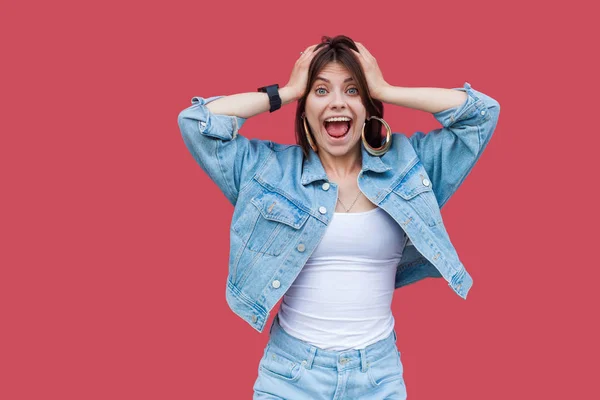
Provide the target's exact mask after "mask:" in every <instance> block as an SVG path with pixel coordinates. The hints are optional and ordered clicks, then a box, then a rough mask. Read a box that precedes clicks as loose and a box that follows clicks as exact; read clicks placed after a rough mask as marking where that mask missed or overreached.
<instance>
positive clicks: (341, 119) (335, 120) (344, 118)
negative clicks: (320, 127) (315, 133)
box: [325, 117, 352, 122]
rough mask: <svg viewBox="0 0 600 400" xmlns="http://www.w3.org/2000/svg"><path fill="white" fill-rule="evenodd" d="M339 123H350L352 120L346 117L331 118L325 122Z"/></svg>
mask: <svg viewBox="0 0 600 400" xmlns="http://www.w3.org/2000/svg"><path fill="white" fill-rule="evenodd" d="M340 121H352V120H351V119H350V118H348V117H333V118H327V119H326V120H325V122H340Z"/></svg>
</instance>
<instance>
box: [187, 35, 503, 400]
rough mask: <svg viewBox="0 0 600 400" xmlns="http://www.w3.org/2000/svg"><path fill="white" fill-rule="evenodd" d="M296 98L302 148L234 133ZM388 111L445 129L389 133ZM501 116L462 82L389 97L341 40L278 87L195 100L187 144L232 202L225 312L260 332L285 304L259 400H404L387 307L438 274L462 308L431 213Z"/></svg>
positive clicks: (328, 43) (458, 280) (457, 278)
mask: <svg viewBox="0 0 600 400" xmlns="http://www.w3.org/2000/svg"><path fill="white" fill-rule="evenodd" d="M294 101H297V111H296V120H295V128H296V139H297V143H298V145H291V146H290V145H281V144H276V143H273V142H270V141H263V140H256V139H253V140H248V139H247V138H245V137H243V136H241V135H240V134H239V130H240V128H241V126H242V124H243V123H244V122H245V120H246V119H247V118H250V117H252V116H254V115H257V114H259V113H262V112H265V111H267V110H269V111H271V112H273V111H276V110H277V109H278V108H279V107H281V105H285V104H288V103H291V102H294ZM383 103H388V104H394V105H397V106H403V107H410V108H415V109H418V110H423V111H426V112H429V113H432V114H433V115H434V116H435V118H436V119H437V120H438V121H439V122H440V123H441V124H442V128H440V129H436V130H434V131H432V132H429V133H428V134H427V135H424V134H423V133H422V132H416V133H414V134H413V135H412V136H411V137H410V138H408V137H407V136H405V135H403V134H400V133H394V134H392V133H391V131H390V128H389V126H388V125H387V123H386V122H385V121H384V120H383V118H382V117H383ZM499 111H500V107H499V104H498V102H497V101H496V100H494V99H492V98H491V97H489V96H487V95H485V94H483V93H481V92H478V91H476V90H474V89H472V88H471V85H470V84H468V83H465V84H464V86H463V87H462V88H457V89H438V88H406V87H395V86H392V85H390V84H388V83H387V82H386V81H385V80H384V78H383V75H382V73H381V71H380V69H379V67H378V66H377V62H376V60H375V58H373V56H372V55H371V54H370V53H369V51H368V50H367V49H366V48H365V47H364V46H363V45H361V44H360V43H355V42H354V41H353V40H352V39H350V38H348V37H346V36H337V37H334V38H329V37H324V38H323V39H322V42H321V43H319V44H318V45H314V46H310V47H308V48H307V49H306V50H305V51H303V52H301V53H300V57H299V59H298V61H297V62H296V64H295V66H294V68H293V70H292V73H291V77H290V80H289V82H288V83H287V85H285V86H284V87H282V88H280V89H279V88H278V86H276V85H272V86H269V87H265V88H261V89H259V91H258V92H256V93H242V94H236V95H231V96H226V97H211V98H208V99H205V98H201V97H194V98H193V99H192V106H191V107H189V108H187V109H185V110H183V111H182V112H181V113H180V115H179V126H180V129H181V133H182V135H183V138H184V141H185V144H186V146H187V147H188V149H189V151H190V152H191V153H192V155H193V156H194V158H195V159H196V161H197V162H198V164H199V165H200V166H201V167H202V168H203V169H204V170H205V171H206V173H207V174H208V175H209V176H210V177H211V179H212V180H213V181H214V182H215V183H216V184H217V185H218V186H219V187H220V188H221V190H222V191H223V193H224V194H225V196H226V197H227V198H228V199H229V201H231V203H232V204H233V205H234V206H235V208H234V214H233V219H232V224H231V237H230V238H231V248H230V262H229V274H228V278H227V291H226V298H227V302H228V304H229V306H230V307H231V309H232V310H233V311H234V312H235V313H236V314H237V315H239V316H240V317H241V318H243V319H244V320H245V321H247V322H248V323H249V324H250V325H251V326H252V327H254V328H255V329H256V330H258V331H259V332H262V331H263V329H264V327H265V324H266V322H267V320H268V317H269V315H270V311H271V310H272V308H273V307H274V306H275V305H276V304H277V302H278V301H279V300H280V299H281V298H282V297H283V301H282V304H281V308H280V310H279V311H278V313H277V315H276V316H275V318H274V319H273V323H272V325H271V327H270V337H269V341H268V343H267V346H266V348H265V351H264V354H263V357H262V359H261V361H260V363H259V369H258V372H259V373H258V379H257V380H256V382H255V385H254V398H255V399H313V400H314V399H405V398H406V388H405V384H404V380H403V367H402V363H401V360H400V352H399V351H398V349H397V346H396V332H395V329H394V317H393V315H392V312H391V303H392V296H393V293H394V290H395V289H396V288H399V287H401V286H404V285H407V284H410V283H414V282H417V281H419V280H421V279H423V278H426V277H443V278H444V279H445V280H446V281H447V282H448V285H449V286H450V287H451V288H452V289H453V290H454V291H455V292H456V293H457V294H458V295H459V296H461V297H462V298H466V296H467V292H468V290H469V288H470V287H471V285H472V279H471V277H470V275H469V274H468V273H467V271H466V270H465V268H464V266H463V264H462V263H461V262H460V260H459V258H458V255H457V253H456V251H455V249H454V247H453V245H452V244H451V242H450V239H449V237H448V234H447V232H446V230H445V228H444V224H443V221H442V217H441V214H440V208H441V207H442V206H443V205H444V204H445V203H446V201H447V200H448V199H449V198H450V196H451V195H452V194H453V193H454V192H455V191H456V189H457V188H458V187H459V186H460V184H461V183H462V182H463V181H464V179H465V178H466V176H467V175H468V174H469V172H470V171H471V169H472V168H473V166H474V164H475V163H476V161H477V160H478V159H479V157H480V155H481V153H482V151H483V150H484V148H485V147H486V145H487V143H488V142H489V140H490V137H491V136H492V133H493V131H494V129H495V127H496V123H497V121H498V115H499ZM382 128H384V129H383V131H385V135H384V136H383V137H382V134H381V132H382Z"/></svg>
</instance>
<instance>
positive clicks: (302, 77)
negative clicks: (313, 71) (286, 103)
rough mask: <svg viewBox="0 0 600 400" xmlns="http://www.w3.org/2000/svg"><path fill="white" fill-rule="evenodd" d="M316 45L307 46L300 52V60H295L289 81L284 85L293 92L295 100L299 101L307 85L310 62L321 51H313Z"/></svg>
mask: <svg viewBox="0 0 600 400" xmlns="http://www.w3.org/2000/svg"><path fill="white" fill-rule="evenodd" d="M315 47H317V45H316V44H313V45H312V46H309V47H307V48H306V50H304V51H301V52H300V58H298V60H296V64H294V68H293V69H292V74H291V76H290V80H289V81H288V83H287V84H286V85H285V86H286V87H288V88H291V89H293V92H294V93H295V94H296V96H295V97H296V98H297V99H299V98H300V97H302V96H303V95H304V92H305V90H306V85H307V83H308V68H309V66H310V62H311V61H312V59H313V58H314V56H315V55H316V54H317V53H318V52H319V51H320V50H321V49H322V47H321V48H319V50H316V51H315Z"/></svg>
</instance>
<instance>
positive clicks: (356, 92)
mask: <svg viewBox="0 0 600 400" xmlns="http://www.w3.org/2000/svg"><path fill="white" fill-rule="evenodd" d="M348 93H350V94H358V89H357V88H355V87H353V88H350V89H348Z"/></svg>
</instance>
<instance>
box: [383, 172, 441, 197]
mask: <svg viewBox="0 0 600 400" xmlns="http://www.w3.org/2000/svg"><path fill="white" fill-rule="evenodd" d="M392 191H393V192H394V193H396V194H398V195H399V196H400V197H402V198H403V199H405V200H410V199H412V198H413V197H415V196H416V195H418V194H421V193H424V192H431V191H432V188H431V181H430V180H429V177H428V176H427V173H426V172H425V168H423V166H422V165H421V164H420V163H417V164H416V165H415V166H414V167H412V168H411V169H410V171H408V172H407V173H406V175H404V178H402V180H401V181H400V183H399V184H397V185H396V187H394V188H393V189H392Z"/></svg>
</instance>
